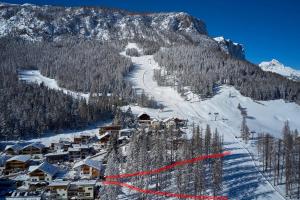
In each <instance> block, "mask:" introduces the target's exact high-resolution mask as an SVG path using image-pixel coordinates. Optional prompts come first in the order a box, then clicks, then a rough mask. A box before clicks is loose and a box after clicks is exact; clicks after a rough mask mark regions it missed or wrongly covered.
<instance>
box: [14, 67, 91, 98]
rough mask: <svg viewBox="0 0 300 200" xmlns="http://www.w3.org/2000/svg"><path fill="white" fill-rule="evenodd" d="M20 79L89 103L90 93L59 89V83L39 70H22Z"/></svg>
mask: <svg viewBox="0 0 300 200" xmlns="http://www.w3.org/2000/svg"><path fill="white" fill-rule="evenodd" d="M19 79H20V80H23V81H26V82H29V83H36V84H41V83H44V84H45V86H46V87H48V88H49V89H54V90H60V91H63V93H65V94H68V95H71V96H73V97H74V98H77V99H85V100H86V102H88V101H89V96H90V94H89V93H82V92H75V91H71V90H68V89H65V88H61V87H59V85H58V84H57V81H56V80H55V79H51V78H48V77H45V76H43V75H42V74H41V73H40V71H39V70H20V71H19Z"/></svg>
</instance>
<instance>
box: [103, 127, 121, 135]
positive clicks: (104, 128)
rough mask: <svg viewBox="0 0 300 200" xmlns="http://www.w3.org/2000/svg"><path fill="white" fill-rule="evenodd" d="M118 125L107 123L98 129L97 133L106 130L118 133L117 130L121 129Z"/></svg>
mask: <svg viewBox="0 0 300 200" xmlns="http://www.w3.org/2000/svg"><path fill="white" fill-rule="evenodd" d="M121 128H122V127H121V126H120V125H109V126H104V127H101V128H100V129H99V135H103V134H105V133H106V132H111V133H119V130H121Z"/></svg>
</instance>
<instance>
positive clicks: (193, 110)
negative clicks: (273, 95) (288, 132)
mask: <svg viewBox="0 0 300 200" xmlns="http://www.w3.org/2000/svg"><path fill="white" fill-rule="evenodd" d="M126 48H137V46H136V45H135V44H129V45H128V46H127V47H126ZM139 51H140V50H139ZM121 54H122V55H124V56H126V55H125V52H122V53H121ZM131 59H132V62H133V63H134V65H135V70H134V71H133V72H132V73H131V74H130V76H129V78H130V79H131V80H132V82H133V84H134V87H135V88H137V89H143V90H144V91H145V93H146V94H148V95H150V96H152V97H154V99H155V100H157V101H158V102H159V103H161V104H163V105H164V106H165V108H164V109H163V111H161V110H158V109H148V108H141V107H139V106H134V105H133V106H130V107H131V109H132V111H133V112H134V113H136V114H138V113H140V112H147V113H148V114H150V115H151V116H152V117H157V118H161V119H164V118H167V117H173V116H174V117H180V118H184V119H188V120H189V123H190V124H191V123H193V122H194V123H195V124H200V126H201V127H203V128H205V126H206V124H209V125H210V126H211V127H212V129H215V128H217V129H218V131H219V133H221V134H223V136H224V142H225V148H226V150H227V151H231V153H232V155H230V156H228V157H226V159H225V163H224V166H225V169H224V195H225V196H228V197H229V199H275V200H277V199H285V195H284V193H283V191H281V189H280V188H279V187H273V186H272V185H271V184H270V182H269V181H268V180H267V179H266V178H265V177H264V176H263V175H262V173H261V172H260V169H259V162H258V161H257V160H255V155H254V154H255V152H256V149H255V145H254V144H251V143H250V144H248V145H246V144H245V143H243V142H242V141H241V140H240V139H239V138H236V136H239V135H240V124H241V121H242V116H241V113H240V111H239V110H238V108H237V106H238V103H240V104H241V106H242V107H243V108H247V112H248V116H249V117H248V119H247V123H248V126H249V128H250V130H251V131H256V132H268V133H270V134H272V135H274V136H276V137H280V136H281V129H282V127H283V124H284V122H285V121H286V120H289V122H290V126H291V128H292V129H295V128H297V129H300V119H299V117H300V106H299V105H297V104H295V103H285V102H284V101H283V100H273V101H253V100H252V99H251V98H248V97H244V96H242V95H241V94H240V93H239V91H237V90H236V89H235V88H233V87H230V86H222V87H221V88H220V90H219V92H218V94H217V95H215V96H214V97H213V98H211V99H207V100H203V101H200V100H198V98H196V97H195V95H193V94H191V93H190V94H188V95H187V96H186V97H182V96H180V94H179V93H177V91H176V90H175V89H174V88H171V87H161V86H158V85H157V83H156V82H155V81H154V80H153V69H155V68H159V66H158V64H157V63H156V62H155V60H154V59H153V56H152V55H143V56H139V57H131ZM193 96H194V98H193ZM185 99H189V100H185ZM127 107H128V106H127ZM127 107H125V108H124V109H126V108H127ZM215 113H218V114H216V115H217V117H216V115H215ZM215 118H216V120H215Z"/></svg>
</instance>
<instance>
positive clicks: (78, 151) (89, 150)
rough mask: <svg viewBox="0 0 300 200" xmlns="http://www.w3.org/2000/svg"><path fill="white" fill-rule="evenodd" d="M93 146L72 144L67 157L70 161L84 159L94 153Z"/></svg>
mask: <svg viewBox="0 0 300 200" xmlns="http://www.w3.org/2000/svg"><path fill="white" fill-rule="evenodd" d="M94 151H95V150H94V148H93V147H92V146H89V145H84V144H82V145H77V144H73V145H72V147H70V148H69V149H68V152H69V158H70V160H71V161H74V160H80V159H85V158H86V157H88V156H89V155H94V153H95V152H94Z"/></svg>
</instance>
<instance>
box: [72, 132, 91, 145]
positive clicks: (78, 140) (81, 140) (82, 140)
mask: <svg viewBox="0 0 300 200" xmlns="http://www.w3.org/2000/svg"><path fill="white" fill-rule="evenodd" d="M91 138H92V137H91V136H90V135H87V134H81V135H79V136H75V137H74V143H75V144H87V143H89V141H90V140H91Z"/></svg>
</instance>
